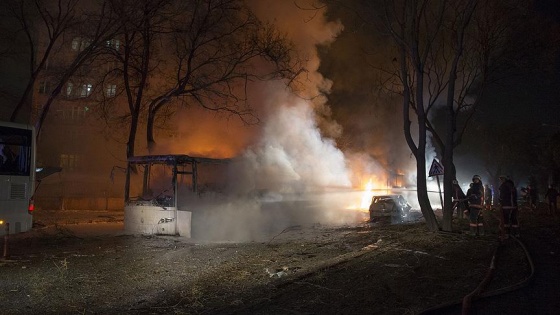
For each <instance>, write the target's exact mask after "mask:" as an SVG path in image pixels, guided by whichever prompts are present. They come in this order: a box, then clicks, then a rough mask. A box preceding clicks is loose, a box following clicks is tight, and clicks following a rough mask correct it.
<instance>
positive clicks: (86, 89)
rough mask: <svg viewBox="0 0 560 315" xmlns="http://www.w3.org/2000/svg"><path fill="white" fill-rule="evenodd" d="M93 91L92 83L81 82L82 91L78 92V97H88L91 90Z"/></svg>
mask: <svg viewBox="0 0 560 315" xmlns="http://www.w3.org/2000/svg"><path fill="white" fill-rule="evenodd" d="M92 91H93V85H92V84H83V85H82V91H81V93H80V97H88V96H90V95H91V92H92Z"/></svg>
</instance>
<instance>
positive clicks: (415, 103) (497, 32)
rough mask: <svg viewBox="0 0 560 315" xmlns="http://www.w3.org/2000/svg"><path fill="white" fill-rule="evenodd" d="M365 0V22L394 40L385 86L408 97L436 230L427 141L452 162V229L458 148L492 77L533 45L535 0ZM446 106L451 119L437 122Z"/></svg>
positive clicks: (420, 180) (426, 206)
mask: <svg viewBox="0 0 560 315" xmlns="http://www.w3.org/2000/svg"><path fill="white" fill-rule="evenodd" d="M361 4H362V5H365V9H364V8H361V9H359V10H358V9H356V8H353V10H354V12H356V14H357V15H358V16H360V17H361V19H360V20H361V21H363V22H364V23H363V25H365V26H366V27H370V29H372V28H373V31H374V32H378V33H379V32H380V33H384V34H386V35H387V36H388V37H390V38H391V41H392V43H393V44H394V51H393V53H394V54H395V55H396V56H397V57H395V58H394V59H393V64H392V65H393V68H389V69H388V68H386V66H382V67H379V68H381V70H382V71H381V72H383V73H385V79H386V81H385V82H384V83H383V86H384V87H385V88H386V89H388V90H389V91H391V92H396V93H397V94H399V95H400V96H401V97H402V107H403V122H404V126H403V128H404V136H405V139H406V142H407V144H408V146H409V148H410V150H411V152H412V153H413V155H414V157H415V159H416V164H417V187H418V201H419V204H420V207H421V209H422V213H423V214H424V217H425V218H426V222H427V225H428V229H429V230H432V231H436V230H438V229H439V226H438V222H437V220H436V218H435V216H434V214H433V211H432V207H431V204H430V201H429V199H428V194H427V185H426V175H427V174H426V173H427V170H426V165H427V162H429V161H426V155H427V153H428V152H426V146H427V145H428V144H433V145H434V146H435V147H436V149H437V152H436V153H437V154H439V156H440V158H441V160H442V162H443V166H444V168H445V174H444V205H443V208H444V209H443V214H444V216H443V224H442V229H443V230H446V231H450V230H451V222H452V205H453V204H452V188H451V185H452V181H453V179H455V165H454V159H453V156H454V149H455V148H456V147H457V146H458V145H459V144H460V143H461V141H462V138H463V136H464V134H465V133H466V131H467V127H468V126H469V125H470V124H471V119H472V117H473V115H474V114H475V112H476V110H477V108H478V107H479V105H480V104H481V100H482V95H483V92H484V91H485V90H486V86H487V84H488V82H490V81H492V80H494V81H495V80H498V79H499V75H502V76H504V75H508V74H509V72H508V71H506V70H507V66H506V65H507V64H508V62H509V61H511V60H512V59H515V58H516V57H517V58H518V57H519V56H521V55H522V54H523V53H525V54H526V53H527V52H528V47H530V46H531V45H533V41H529V42H523V41H522V40H516V38H517V37H519V36H518V34H519V33H520V32H519V30H520V28H521V26H520V25H527V24H526V21H527V18H526V16H527V14H525V13H526V12H527V10H528V5H529V4H528V3H527V2H526V1H490V2H485V1H478V0H460V1H429V0H423V1H406V0H403V1H386V0H380V1H372V2H367V3H365V2H364V3H361ZM345 5H346V3H345ZM346 6H347V7H348V5H346ZM519 59H520V58H519ZM440 111H443V113H444V122H443V123H438V121H437V120H436V117H437V115H436V114H438V113H439V112H440ZM413 125H414V126H416V128H412V126H413Z"/></svg>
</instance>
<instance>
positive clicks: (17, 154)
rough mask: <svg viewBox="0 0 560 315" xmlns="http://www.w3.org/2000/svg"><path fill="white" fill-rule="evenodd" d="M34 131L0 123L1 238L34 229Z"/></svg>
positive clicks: (28, 127) (16, 125) (31, 127)
mask: <svg viewBox="0 0 560 315" xmlns="http://www.w3.org/2000/svg"><path fill="white" fill-rule="evenodd" d="M35 144H36V143H35V128H34V127H33V126H31V125H26V124H18V123H12V122H2V121H0V235H5V234H6V233H9V234H12V233H20V232H26V231H28V230H30V229H31V228H32V226H33V210H34V204H33V193H34V191H35V154H36V146H35Z"/></svg>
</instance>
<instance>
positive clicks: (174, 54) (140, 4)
mask: <svg viewBox="0 0 560 315" xmlns="http://www.w3.org/2000/svg"><path fill="white" fill-rule="evenodd" d="M113 10H114V12H115V13H116V14H117V15H118V16H119V17H120V21H121V29H122V34H121V37H122V39H123V49H122V51H120V52H114V54H113V55H112V56H113V57H114V58H115V60H117V61H118V66H117V67H115V68H114V71H111V74H110V75H108V76H107V77H111V78H113V79H115V78H119V79H120V80H121V82H122V86H124V89H123V94H122V95H120V97H118V98H112V99H106V100H104V102H103V105H104V108H105V112H106V113H107V117H109V116H110V115H115V114H117V115H118V117H119V120H120V121H121V122H124V123H127V124H129V133H128V141H127V149H126V153H127V157H130V156H133V155H134V152H135V142H136V137H137V132H138V127H139V124H140V123H142V122H145V123H146V126H147V133H146V138H147V143H148V148H149V149H150V148H151V147H152V146H153V145H154V143H155V139H154V128H155V122H156V119H157V117H158V115H160V114H162V113H168V112H169V111H170V110H171V109H172V107H173V106H177V105H179V106H180V105H189V104H198V105H199V106H202V107H203V108H205V109H207V110H212V111H222V112H228V113H230V114H232V115H236V116H238V117H240V118H241V119H246V118H248V117H251V116H252V115H253V113H252V111H251V108H250V106H248V104H247V102H246V87H247V84H248V82H249V81H250V80H252V79H272V78H293V76H294V75H295V72H293V71H292V67H293V65H291V64H290V61H291V58H290V52H291V50H290V49H291V47H290V45H289V44H288V43H287V42H286V41H285V39H284V38H283V37H282V36H280V35H279V34H278V33H277V32H275V31H274V29H273V28H272V27H270V26H269V25H265V24H263V23H262V22H260V21H259V20H258V19H257V18H256V17H255V16H254V15H253V14H252V12H251V11H250V10H249V9H248V8H247V7H246V6H245V5H244V3H243V1H240V0H212V1H210V0H196V1H186V2H185V1H174V0H158V1H149V0H141V1H114V2H113ZM263 69H264V70H263ZM122 99H126V103H127V105H128V107H127V110H122V107H120V104H121V102H120V101H121V100H122ZM126 180H127V181H128V180H129V174H128V173H127V179H126ZM125 197H126V196H125Z"/></svg>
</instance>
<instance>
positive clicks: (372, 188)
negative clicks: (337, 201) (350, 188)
mask: <svg viewBox="0 0 560 315" xmlns="http://www.w3.org/2000/svg"><path fill="white" fill-rule="evenodd" d="M384 187H385V185H384V184H383V183H382V182H381V181H380V180H377V178H369V180H368V181H367V182H366V183H365V184H364V185H363V190H362V189H361V190H358V191H357V192H358V193H359V195H358V196H356V200H358V198H359V203H358V202H357V201H356V202H355V203H353V204H351V205H350V206H348V207H347V209H349V210H358V211H369V205H370V203H371V199H372V197H373V196H375V195H376V194H382V193H385V191H386V188H384ZM376 191H377V193H376Z"/></svg>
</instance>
